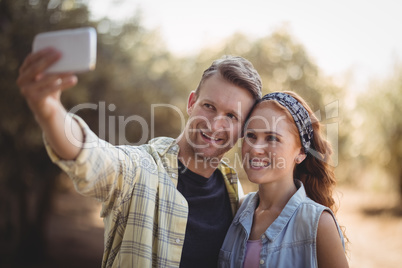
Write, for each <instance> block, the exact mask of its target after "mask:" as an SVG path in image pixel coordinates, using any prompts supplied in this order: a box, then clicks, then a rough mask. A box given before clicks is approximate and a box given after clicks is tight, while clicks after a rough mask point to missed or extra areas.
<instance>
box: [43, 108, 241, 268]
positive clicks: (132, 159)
mask: <svg viewBox="0 0 402 268" xmlns="http://www.w3.org/2000/svg"><path fill="white" fill-rule="evenodd" d="M74 118H75V119H76V120H77V121H78V123H79V124H80V125H81V128H82V129H83V131H84V135H85V144H84V147H83V149H82V150H81V152H80V154H79V155H78V157H77V159H76V160H74V161H65V160H61V159H60V158H58V157H57V155H56V154H55V153H54V152H53V151H52V149H51V148H50V146H49V145H48V144H47V142H46V139H45V145H46V149H47V151H48V154H49V156H50V158H51V159H52V161H53V162H54V163H56V164H57V165H58V166H59V167H60V168H61V169H62V170H63V171H65V172H66V173H67V174H68V175H69V176H70V177H71V179H72V180H73V183H74V185H75V187H76V189H77V191H78V192H79V193H81V194H82V195H85V196H90V197H94V198H96V199H98V200H99V201H101V202H102V211H101V217H103V218H104V219H103V221H104V224H105V245H104V246H105V250H104V254H103V262H102V267H178V266H179V265H180V259H181V253H182V248H183V242H184V236H185V231H186V224H187V216H188V205H187V201H186V199H185V198H184V197H183V196H182V195H181V194H180V192H179V191H177V189H176V187H177V181H178V167H177V155H178V152H179V146H178V145H177V144H176V141H175V139H172V138H166V137H161V138H155V139H153V140H151V141H150V142H149V143H148V144H144V145H141V146H113V145H111V144H109V143H107V142H105V141H103V140H101V139H99V138H98V137H97V136H96V135H95V134H94V133H93V132H92V131H91V130H90V129H89V127H88V126H87V125H86V124H85V122H84V121H83V120H82V119H81V118H79V117H77V116H74ZM218 168H219V169H220V170H221V172H222V174H223V177H224V179H225V184H226V188H227V191H228V193H229V198H230V202H231V205H232V212H233V215H234V214H235V212H236V211H237V208H238V200H239V197H238V185H237V181H238V179H237V174H236V173H235V171H234V170H233V169H232V168H230V167H229V166H228V165H227V164H225V163H224V162H221V163H220V165H219V167H218Z"/></svg>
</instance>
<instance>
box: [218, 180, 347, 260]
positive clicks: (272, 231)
mask: <svg viewBox="0 0 402 268" xmlns="http://www.w3.org/2000/svg"><path fill="white" fill-rule="evenodd" d="M295 184H296V187H297V188H298V190H297V192H296V193H295V194H294V195H293V196H292V198H291V199H290V200H289V201H288V203H287V204H286V206H285V208H284V209H283V210H282V212H281V214H280V215H279V216H278V218H276V219H275V221H274V222H273V223H272V224H271V226H269V227H268V229H267V230H266V231H265V232H264V234H263V235H262V236H261V241H262V249H261V253H260V267H280V268H286V267H289V268H290V267H291V268H297V267H309V268H310V267H318V265H317V250H316V241H317V228H318V221H319V219H320V216H321V214H322V212H323V211H324V210H325V211H328V212H329V213H330V214H331V215H332V216H333V218H334V221H335V223H336V225H337V228H338V232H339V236H340V237H341V239H342V245H343V247H344V248H345V245H344V238H343V234H342V231H341V230H340V228H339V225H338V223H337V222H336V219H335V216H334V214H333V213H332V211H331V210H330V209H329V208H327V207H325V206H322V205H320V204H318V203H316V202H314V201H312V200H311V199H310V198H308V197H307V195H306V191H305V189H304V186H303V183H302V182H301V181H299V180H295ZM257 204H258V195H257V194H256V193H255V192H254V193H250V194H248V195H247V196H246V197H245V199H244V201H243V204H242V205H241V207H240V209H239V211H238V212H237V214H236V216H235V218H234V219H233V222H232V225H231V226H230V228H229V230H228V232H227V234H226V238H225V241H224V242H223V245H222V248H221V250H220V253H219V267H231V268H233V267H239V268H243V262H244V257H245V253H246V244H247V240H248V238H249V236H250V231H251V225H252V222H253V214H254V210H255V208H256V206H257Z"/></svg>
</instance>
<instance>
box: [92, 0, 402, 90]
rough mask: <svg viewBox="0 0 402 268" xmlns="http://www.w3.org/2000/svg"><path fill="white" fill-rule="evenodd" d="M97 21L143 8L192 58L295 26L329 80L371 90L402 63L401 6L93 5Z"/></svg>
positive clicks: (235, 1) (181, 0) (134, 1)
mask: <svg viewBox="0 0 402 268" xmlns="http://www.w3.org/2000/svg"><path fill="white" fill-rule="evenodd" d="M89 8H90V9H91V11H92V12H93V14H94V16H95V18H100V17H102V16H109V17H110V18H111V19H117V20H121V19H125V18H128V17H129V16H131V15H133V14H135V12H136V11H137V10H141V13H142V19H143V20H142V22H143V24H144V26H145V27H147V28H149V29H159V31H160V33H161V35H162V38H163V39H164V40H165V42H166V44H167V46H168V48H169V49H170V51H172V52H173V53H176V54H178V55H188V54H191V53H194V52H196V51H198V50H199V49H201V48H203V47H211V46H214V45H217V44H219V42H221V41H222V40H223V39H225V38H226V37H229V36H231V35H232V34H233V33H235V32H242V33H244V34H246V35H247V36H249V37H250V38H251V39H254V38H259V37H264V36H268V35H270V34H271V33H272V32H273V31H274V30H275V29H277V28H279V27H281V25H287V27H288V29H289V31H290V33H291V35H292V36H293V37H294V38H295V40H297V41H298V42H300V43H301V44H302V45H303V46H304V47H305V49H306V50H307V52H308V55H310V57H311V58H312V59H313V61H314V62H315V63H316V64H317V65H318V66H319V68H320V69H321V70H322V71H323V72H324V74H326V75H328V76H332V77H334V78H338V79H339V80H341V82H342V79H344V77H345V74H346V73H350V71H352V74H353V75H352V77H349V79H351V80H350V81H349V82H350V86H351V87H353V88H354V89H356V90H362V89H364V88H366V86H367V85H368V83H369V81H370V80H371V79H373V78H374V79H376V78H379V79H381V78H384V77H387V76H388V75H390V73H391V72H392V70H393V66H394V64H395V62H397V61H398V60H401V57H402V15H401V11H402V1H401V0H336V1H330V0H280V1H278V0H275V1H274V0H241V1H240V0H198V1H195V0H114V1H113V0H90V2H89Z"/></svg>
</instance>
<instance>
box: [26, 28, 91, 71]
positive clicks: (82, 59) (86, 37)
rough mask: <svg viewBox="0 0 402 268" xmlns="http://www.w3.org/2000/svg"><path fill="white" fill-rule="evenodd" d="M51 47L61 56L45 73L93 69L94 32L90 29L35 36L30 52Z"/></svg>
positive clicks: (68, 30)
mask: <svg viewBox="0 0 402 268" xmlns="http://www.w3.org/2000/svg"><path fill="white" fill-rule="evenodd" d="M48 47H52V48H55V49H57V50H58V51H59V52H61V54H62V56H61V58H60V59H59V61H57V62H56V63H54V64H53V65H52V66H50V67H49V68H48V69H47V70H46V71H45V72H46V73H64V72H73V73H79V72H85V71H89V70H93V69H95V65H96V30H95V29H94V28H92V27H84V28H77V29H67V30H60V31H52V32H45V33H40V34H37V35H36V36H35V38H34V41H33V44H32V51H33V52H37V51H38V50H41V49H44V48H48Z"/></svg>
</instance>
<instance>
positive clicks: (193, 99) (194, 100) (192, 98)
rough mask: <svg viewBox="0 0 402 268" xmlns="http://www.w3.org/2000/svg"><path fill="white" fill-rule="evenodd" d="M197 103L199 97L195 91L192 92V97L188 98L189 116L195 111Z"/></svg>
mask: <svg viewBox="0 0 402 268" xmlns="http://www.w3.org/2000/svg"><path fill="white" fill-rule="evenodd" d="M196 101H197V95H196V94H195V91H191V93H190V96H188V101H187V114H188V115H191V112H192V111H193V107H194V103H195V102H196Z"/></svg>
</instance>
